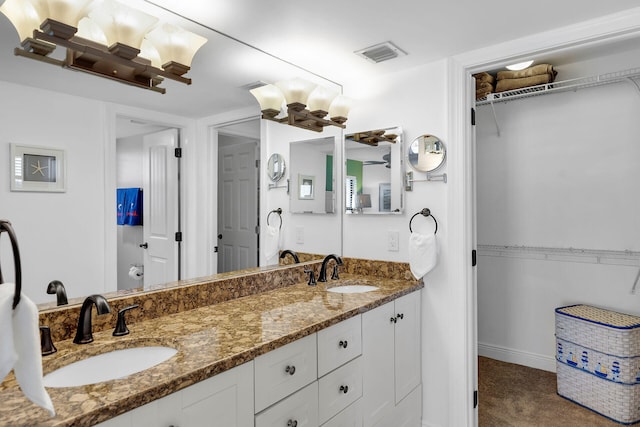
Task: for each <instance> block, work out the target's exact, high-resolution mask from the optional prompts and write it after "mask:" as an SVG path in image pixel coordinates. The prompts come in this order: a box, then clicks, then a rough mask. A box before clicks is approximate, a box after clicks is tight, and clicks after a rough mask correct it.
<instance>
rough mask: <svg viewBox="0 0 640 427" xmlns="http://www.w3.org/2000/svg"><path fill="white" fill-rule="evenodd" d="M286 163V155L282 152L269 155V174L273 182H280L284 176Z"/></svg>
mask: <svg viewBox="0 0 640 427" xmlns="http://www.w3.org/2000/svg"><path fill="white" fill-rule="evenodd" d="M285 170H286V165H285V163H284V157H282V155H281V154H277V153H274V154H272V155H271V157H269V162H268V163H267V176H268V177H269V179H270V180H271V181H273V182H278V181H280V180H281V179H282V177H283V176H284V172H285Z"/></svg>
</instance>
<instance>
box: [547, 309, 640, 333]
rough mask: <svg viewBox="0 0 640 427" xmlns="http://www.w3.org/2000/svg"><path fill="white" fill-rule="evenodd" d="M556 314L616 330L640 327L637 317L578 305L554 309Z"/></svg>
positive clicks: (639, 320)
mask: <svg viewBox="0 0 640 427" xmlns="http://www.w3.org/2000/svg"><path fill="white" fill-rule="evenodd" d="M556 313H559V314H565V315H567V316H571V317H575V318H576V319H581V320H586V321H588V322H593V323H599V324H601V325H605V326H610V327H613V328H618V329H634V328H638V327H640V317H638V316H632V315H630V314H624V313H618V312H615V311H611V310H605V309H603V308H598V307H592V306H590V305H582V304H579V305H569V306H566V307H559V308H556Z"/></svg>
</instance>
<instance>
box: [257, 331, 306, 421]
mask: <svg viewBox="0 0 640 427" xmlns="http://www.w3.org/2000/svg"><path fill="white" fill-rule="evenodd" d="M254 363H255V411H256V412H260V411H262V410H263V409H265V408H266V407H267V406H269V405H272V404H274V403H276V402H277V401H278V400H280V399H282V398H283V397H286V396H288V395H290V394H291V393H293V392H295V391H296V390H299V389H301V388H302V387H304V386H306V385H307V384H309V383H310V382H312V381H314V380H315V379H316V377H317V372H318V363H317V350H316V336H315V334H313V335H309V336H306V337H304V338H302V339H299V340H297V341H294V342H292V343H290V344H287V345H285V346H283V347H280V348H278V349H276V350H273V351H270V352H269V353H266V354H263V355H260V356H258V357H257V358H256V359H255V362H254Z"/></svg>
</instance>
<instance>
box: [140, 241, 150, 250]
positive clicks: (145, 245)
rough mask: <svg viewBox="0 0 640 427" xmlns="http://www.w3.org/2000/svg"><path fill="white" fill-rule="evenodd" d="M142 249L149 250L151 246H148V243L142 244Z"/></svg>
mask: <svg viewBox="0 0 640 427" xmlns="http://www.w3.org/2000/svg"><path fill="white" fill-rule="evenodd" d="M140 247H141V248H142V249H147V248H148V247H149V244H148V243H147V242H144V243H142V244H141V245H140Z"/></svg>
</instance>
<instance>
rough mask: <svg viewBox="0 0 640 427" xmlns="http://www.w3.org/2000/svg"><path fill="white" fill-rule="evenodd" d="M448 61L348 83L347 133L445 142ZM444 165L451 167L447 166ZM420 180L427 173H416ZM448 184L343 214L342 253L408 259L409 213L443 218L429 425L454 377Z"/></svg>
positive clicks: (438, 422)
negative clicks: (387, 132)
mask: <svg viewBox="0 0 640 427" xmlns="http://www.w3.org/2000/svg"><path fill="white" fill-rule="evenodd" d="M446 81H447V63H446V61H439V62H436V63H433V64H429V65H425V66H421V67H417V68H414V69H411V70H407V71H404V72H400V73H394V74H392V75H389V76H386V77H385V78H381V79H380V80H377V81H371V82H362V83H361V85H358V86H351V87H350V86H345V93H347V94H349V96H351V97H353V98H354V99H356V100H357V103H356V105H355V106H354V108H353V109H352V111H351V113H350V114H349V116H350V119H349V121H348V122H347V129H346V132H347V133H351V132H358V131H364V130H371V129H380V128H384V127H392V126H401V127H402V128H403V131H404V140H405V153H404V154H403V155H404V156H406V149H407V147H408V145H409V144H410V143H411V141H413V139H415V138H417V137H418V136H420V135H423V134H426V133H429V134H434V135H437V136H438V137H440V139H442V140H443V141H444V143H445V145H446V144H447V143H448V142H449V141H448V134H447V131H448V129H447V118H446V115H447V110H446V108H447V99H446ZM442 171H443V172H446V166H445V167H444V168H443V170H442ZM414 175H415V177H416V179H424V178H425V177H424V174H421V173H419V172H414ZM447 192H448V189H447V184H443V183H442V182H416V183H415V184H414V191H413V192H407V193H406V196H405V197H406V204H405V210H404V213H403V214H402V215H388V216H386V215H385V216H380V215H345V216H344V218H343V220H344V231H343V235H344V237H343V244H344V255H345V256H353V257H359V258H372V259H381V260H390V261H402V262H407V261H408V259H409V258H408V249H407V248H408V241H409V219H410V218H411V216H412V215H413V214H414V213H416V212H418V211H419V210H421V209H422V208H425V207H426V208H429V209H431V211H432V212H433V215H434V216H435V217H436V218H437V220H438V225H439V227H438V238H439V243H440V246H441V255H442V256H441V257H440V260H439V265H438V267H436V269H434V270H433V271H432V272H430V273H429V274H428V275H427V276H426V277H425V279H424V280H425V289H424V292H423V301H422V316H423V317H422V343H423V345H422V361H423V362H422V384H423V424H424V425H426V426H447V425H450V423H449V418H448V408H449V393H450V391H451V389H450V386H451V376H450V372H449V370H450V369H452V368H453V367H452V366H450V364H449V360H450V359H451V350H450V348H451V345H450V336H449V327H448V324H449V323H450V316H451V310H450V306H449V305H450V304H452V303H454V302H453V301H451V299H450V298H449V289H448V288H449V286H450V284H449V283H448V281H447V258H446V253H447V234H448V229H447V228H448V227H447V221H446V218H447ZM412 227H413V230H414V231H416V232H421V233H428V232H432V231H433V223H432V221H431V220H430V219H426V218H422V217H419V218H416V219H415V220H414V222H413V226H412ZM388 231H398V232H399V234H400V250H399V251H398V252H390V251H388V250H387V232H388Z"/></svg>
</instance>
